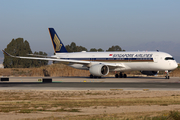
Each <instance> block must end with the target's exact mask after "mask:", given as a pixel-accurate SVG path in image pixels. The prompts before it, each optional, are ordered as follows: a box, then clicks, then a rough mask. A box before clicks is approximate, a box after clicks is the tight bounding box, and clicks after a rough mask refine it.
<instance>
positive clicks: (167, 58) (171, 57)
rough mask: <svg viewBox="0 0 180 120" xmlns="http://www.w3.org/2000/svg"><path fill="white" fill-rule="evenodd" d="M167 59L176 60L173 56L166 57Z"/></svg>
mask: <svg viewBox="0 0 180 120" xmlns="http://www.w3.org/2000/svg"><path fill="white" fill-rule="evenodd" d="M165 60H174V58H173V57H166V58H165Z"/></svg>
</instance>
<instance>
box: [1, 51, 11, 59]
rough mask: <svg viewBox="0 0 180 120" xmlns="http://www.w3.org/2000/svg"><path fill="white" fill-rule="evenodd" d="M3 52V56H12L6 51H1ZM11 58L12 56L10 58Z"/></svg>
mask: <svg viewBox="0 0 180 120" xmlns="http://www.w3.org/2000/svg"><path fill="white" fill-rule="evenodd" d="M2 51H3V53H4V54H5V55H7V56H12V55H10V54H9V53H7V52H6V51H4V50H2ZM12 57H13V56H12Z"/></svg>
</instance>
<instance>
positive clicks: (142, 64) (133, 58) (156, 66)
mask: <svg viewBox="0 0 180 120" xmlns="http://www.w3.org/2000/svg"><path fill="white" fill-rule="evenodd" d="M53 57H58V58H60V59H67V60H83V61H92V64H91V65H94V64H99V63H101V64H106V63H113V64H116V65H117V66H118V65H119V66H124V67H113V68H110V71H128V70H140V71H162V70H174V69H175V68H177V66H178V65H177V63H176V61H175V60H174V59H173V57H172V56H171V55H170V54H168V53H164V52H156V51H155V52H139V51H136V52H75V53H56V55H55V56H53ZM68 65H69V66H71V67H74V68H77V69H85V70H88V69H89V67H91V66H89V67H87V66H84V65H82V64H76V63H69V64H68Z"/></svg>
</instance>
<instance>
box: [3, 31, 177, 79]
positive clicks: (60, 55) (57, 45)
mask: <svg viewBox="0 0 180 120" xmlns="http://www.w3.org/2000/svg"><path fill="white" fill-rule="evenodd" d="M48 30H49V33H50V36H51V40H52V44H53V48H54V52H55V55H53V56H51V57H23V56H13V55H10V54H8V53H7V52H6V51H4V50H3V52H4V53H5V54H7V55H9V56H11V57H15V58H22V59H37V60H48V61H57V62H62V63H65V64H66V65H68V66H70V67H73V68H77V69H83V70H89V72H90V78H94V77H102V76H106V75H107V74H108V73H109V72H110V71H116V72H119V74H117V73H116V74H115V77H116V78H122V77H124V78H126V77H127V75H126V74H123V72H125V71H135V70H138V71H141V73H142V74H145V75H156V74H157V73H158V72H159V71H165V72H166V76H165V78H166V79H169V71H172V70H174V69H176V68H177V66H178V65H177V63H176V61H175V60H174V58H173V57H172V56H171V55H170V54H168V53H165V52H159V51H132V52H126V51H117V52H86V51H82V52H72V53H69V52H68V51H67V50H66V48H65V46H64V45H63V43H62V41H61V40H60V38H59V37H58V35H57V33H56V32H55V30H54V29H53V28H48Z"/></svg>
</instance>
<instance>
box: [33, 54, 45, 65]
mask: <svg viewBox="0 0 180 120" xmlns="http://www.w3.org/2000/svg"><path fill="white" fill-rule="evenodd" d="M34 55H40V56H47V53H45V52H42V51H39V52H36V51H35V52H34ZM44 65H48V61H47V60H33V64H32V67H41V66H44Z"/></svg>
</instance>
